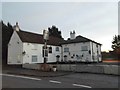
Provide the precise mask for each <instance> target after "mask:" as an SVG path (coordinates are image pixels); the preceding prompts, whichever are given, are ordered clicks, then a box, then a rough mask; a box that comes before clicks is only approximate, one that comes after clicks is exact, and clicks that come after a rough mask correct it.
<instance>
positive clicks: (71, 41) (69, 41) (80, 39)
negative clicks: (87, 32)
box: [62, 35, 102, 45]
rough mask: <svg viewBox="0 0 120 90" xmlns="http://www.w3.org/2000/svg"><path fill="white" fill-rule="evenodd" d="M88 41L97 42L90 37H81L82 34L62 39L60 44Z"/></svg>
mask: <svg viewBox="0 0 120 90" xmlns="http://www.w3.org/2000/svg"><path fill="white" fill-rule="evenodd" d="M89 41H91V42H94V43H97V42H95V41H93V40H91V39H88V38H86V37H83V36H81V35H79V36H77V37H76V38H75V39H69V40H66V41H63V42H62V44H70V43H80V42H89ZM97 44H99V45H102V44H100V43H97Z"/></svg>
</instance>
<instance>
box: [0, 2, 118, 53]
mask: <svg viewBox="0 0 120 90" xmlns="http://www.w3.org/2000/svg"><path fill="white" fill-rule="evenodd" d="M12 1H15V0H12ZM96 1H97V0H96ZM98 1H99V0H98ZM104 1H105V0H104ZM110 1H111V2H107V1H106V2H95V0H94V1H92V2H7V0H2V10H0V11H2V20H3V21H4V22H5V23H7V22H10V23H11V24H12V25H15V23H16V22H18V23H19V26H20V28H21V29H22V30H25V31H30V32H35V33H40V34H42V33H43V30H44V29H46V30H47V28H48V27H51V26H52V25H55V26H56V27H58V29H59V30H61V32H62V36H63V37H64V38H65V39H67V38H69V37H70V31H73V30H75V32H76V36H78V35H82V36H84V37H87V38H89V39H92V40H94V41H96V42H98V43H101V44H102V51H108V50H112V49H111V45H112V43H111V42H112V40H113V36H114V35H118V2H113V1H112V0H110ZM0 7H1V5H0Z"/></svg>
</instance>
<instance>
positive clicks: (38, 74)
mask: <svg viewBox="0 0 120 90" xmlns="http://www.w3.org/2000/svg"><path fill="white" fill-rule="evenodd" d="M2 73H4V74H14V75H24V76H36V77H58V76H64V75H69V74H72V72H64V71H56V72H53V71H49V72H43V71H40V70H31V69H25V68H15V67H14V68H13V67H10V66H9V67H4V69H3V70H2Z"/></svg>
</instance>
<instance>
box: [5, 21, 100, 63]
mask: <svg viewBox="0 0 120 90" xmlns="http://www.w3.org/2000/svg"><path fill="white" fill-rule="evenodd" d="M17 26H18V23H17ZM47 44H48V45H47V49H48V60H47V63H53V62H74V61H78V62H101V44H99V43H97V42H95V41H93V40H90V39H88V38H85V37H83V36H80V35H79V36H77V37H75V31H73V32H70V38H69V39H68V40H64V39H61V38H57V37H53V36H50V38H49V41H48V42H47ZM43 46H44V40H43V35H41V34H36V33H31V32H26V31H22V30H20V29H18V28H17V30H14V33H13V35H12V37H11V39H10V41H9V44H8V61H7V63H8V64H27V63H28V64H32V63H33V64H34V63H43V61H44V57H43Z"/></svg>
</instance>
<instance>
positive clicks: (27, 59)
mask: <svg viewBox="0 0 120 90" xmlns="http://www.w3.org/2000/svg"><path fill="white" fill-rule="evenodd" d="M50 46H51V47H52V53H49V54H48V61H47V62H49V63H50V62H56V56H57V55H60V60H61V49H60V51H59V52H56V50H55V48H56V47H57V46H53V45H48V47H50ZM34 47H36V48H34ZM42 47H43V44H35V43H24V44H23V52H24V51H25V52H26V54H25V55H24V56H23V64H25V63H30V64H31V63H43V61H44V58H43V56H42ZM59 48H61V47H60V46H59ZM32 55H37V57H38V61H37V62H32Z"/></svg>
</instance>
